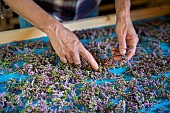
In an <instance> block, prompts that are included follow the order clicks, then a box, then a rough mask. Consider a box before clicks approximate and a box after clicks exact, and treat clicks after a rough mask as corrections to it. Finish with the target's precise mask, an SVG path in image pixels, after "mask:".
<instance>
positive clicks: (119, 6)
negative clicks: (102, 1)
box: [115, 0, 131, 18]
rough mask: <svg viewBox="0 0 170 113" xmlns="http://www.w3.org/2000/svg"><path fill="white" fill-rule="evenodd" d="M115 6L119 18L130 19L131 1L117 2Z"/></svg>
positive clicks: (119, 0)
mask: <svg viewBox="0 0 170 113" xmlns="http://www.w3.org/2000/svg"><path fill="white" fill-rule="evenodd" d="M115 5H116V16H117V18H130V6H131V4H130V0H116V1H115Z"/></svg>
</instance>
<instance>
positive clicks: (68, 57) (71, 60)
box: [66, 54, 73, 64]
mask: <svg viewBox="0 0 170 113" xmlns="http://www.w3.org/2000/svg"><path fill="white" fill-rule="evenodd" d="M66 59H67V60H68V62H69V63H71V64H72V63H73V59H72V57H71V56H70V55H69V54H66Z"/></svg>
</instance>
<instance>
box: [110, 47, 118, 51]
mask: <svg viewBox="0 0 170 113" xmlns="http://www.w3.org/2000/svg"><path fill="white" fill-rule="evenodd" d="M111 51H119V49H118V48H115V47H114V48H112V50H111Z"/></svg>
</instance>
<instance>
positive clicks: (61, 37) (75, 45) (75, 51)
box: [47, 26, 98, 70]
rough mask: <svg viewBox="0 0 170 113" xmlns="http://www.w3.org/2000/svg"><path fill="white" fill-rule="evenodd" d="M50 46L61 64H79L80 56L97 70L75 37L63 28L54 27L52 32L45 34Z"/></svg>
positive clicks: (95, 64)
mask: <svg viewBox="0 0 170 113" xmlns="http://www.w3.org/2000/svg"><path fill="white" fill-rule="evenodd" d="M47 35H48V36H49V38H50V41H51V44H52V46H53V48H54V50H55V52H56V53H57V55H58V56H59V57H60V60H61V61H62V62H63V63H75V64H80V63H81V61H80V55H81V56H83V57H84V58H86V59H87V61H88V62H89V63H90V64H91V65H92V67H93V69H95V70H98V64H97V62H96V61H95V59H94V58H93V56H92V55H91V54H90V53H89V52H88V51H87V50H86V49H85V47H84V46H83V44H82V43H81V42H80V41H79V39H78V38H77V36H76V35H75V34H74V33H73V32H71V31H70V30H68V29H67V28H65V27H63V26H62V27H59V26H56V28H55V29H53V32H51V33H49V34H47Z"/></svg>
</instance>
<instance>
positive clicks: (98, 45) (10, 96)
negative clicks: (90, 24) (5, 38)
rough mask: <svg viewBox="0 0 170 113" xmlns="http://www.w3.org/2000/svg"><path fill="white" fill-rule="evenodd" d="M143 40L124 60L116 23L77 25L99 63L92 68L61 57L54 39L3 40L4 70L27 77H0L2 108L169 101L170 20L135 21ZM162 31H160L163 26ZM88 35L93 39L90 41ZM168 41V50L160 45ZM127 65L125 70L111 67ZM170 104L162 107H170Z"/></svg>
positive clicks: (85, 108) (130, 108)
mask: <svg viewBox="0 0 170 113" xmlns="http://www.w3.org/2000/svg"><path fill="white" fill-rule="evenodd" d="M135 28H136V31H137V33H138V35H139V38H140V41H139V44H138V47H137V51H136V55H135V56H134V57H133V58H132V59H131V60H130V61H128V62H127V63H126V64H124V65H123V66H120V65H119V62H118V61H113V59H112V57H111V54H110V50H111V48H113V47H117V45H118V43H117V37H116V36H114V35H113V33H114V28H113V27H107V28H97V29H90V30H82V31H75V34H76V35H77V36H78V37H80V38H81V39H84V40H85V41H84V46H85V47H86V48H87V49H88V50H89V51H90V52H91V53H92V55H93V56H94V58H95V59H96V60H97V62H98V64H99V65H100V68H99V71H97V72H95V71H93V70H92V69H91V66H90V65H89V63H88V62H87V61H86V60H85V59H84V58H81V62H82V64H81V65H78V66H76V65H73V64H63V63H61V62H60V61H59V58H58V57H57V55H56V53H55V52H54V50H53V49H52V46H51V44H50V42H49V41H47V42H43V41H42V40H41V39H40V40H39V41H36V42H35V41H27V42H17V43H12V44H6V45H2V46H0V76H1V75H5V74H10V73H19V74H20V75H19V76H23V75H28V78H25V79H22V80H18V79H10V80H8V81H7V82H1V83H0V84H3V86H4V87H5V89H6V91H5V92H1V93H0V112H10V111H11V112H19V111H20V112H50V113H54V112H82V113H85V112H99V113H100V112H106V113H108V112H116V113H117V112H120V113H122V112H137V111H142V110H143V111H149V110H151V108H153V107H154V106H155V105H156V104H158V103H162V102H164V101H168V102H170V92H169V91H170V78H169V76H168V75H167V74H165V73H167V72H170V44H169V45H168V43H169V42H168V40H169V39H170V31H169V30H170V29H169V28H170V23H169V21H168V19H167V20H164V21H160V20H159V21H151V22H144V23H142V24H139V25H136V26H135ZM158 31H159V32H158ZM86 40H88V41H89V42H86ZM162 42H163V43H166V44H167V46H168V50H164V48H162V47H161V46H160V45H161V44H162ZM119 68H125V69H126V71H124V72H123V73H121V74H116V73H114V72H113V73H111V71H110V70H116V69H119ZM168 108H170V104H168V105H167V106H164V108H161V109H157V111H160V112H161V111H164V112H168V111H169V110H170V109H168Z"/></svg>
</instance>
